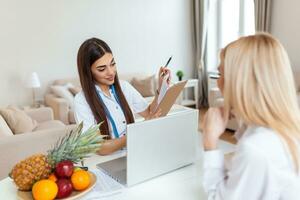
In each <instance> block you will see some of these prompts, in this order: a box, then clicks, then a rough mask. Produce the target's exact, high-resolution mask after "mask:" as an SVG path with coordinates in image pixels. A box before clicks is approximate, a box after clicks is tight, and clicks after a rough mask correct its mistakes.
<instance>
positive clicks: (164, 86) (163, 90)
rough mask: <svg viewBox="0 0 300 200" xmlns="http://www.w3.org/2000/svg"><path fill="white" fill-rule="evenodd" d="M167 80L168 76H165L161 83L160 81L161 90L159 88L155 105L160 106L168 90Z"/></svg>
mask: <svg viewBox="0 0 300 200" xmlns="http://www.w3.org/2000/svg"><path fill="white" fill-rule="evenodd" d="M168 78H169V74H168V75H167V76H165V77H164V79H163V81H162V84H161V88H160V91H159V95H158V97H157V105H159V104H160V102H161V100H162V99H163V98H164V96H165V94H166V92H167V90H168V88H169V85H168V83H167V80H168Z"/></svg>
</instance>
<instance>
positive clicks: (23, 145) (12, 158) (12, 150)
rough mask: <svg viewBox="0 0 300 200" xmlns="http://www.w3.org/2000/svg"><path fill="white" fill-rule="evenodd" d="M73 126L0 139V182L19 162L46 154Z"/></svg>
mask: <svg viewBox="0 0 300 200" xmlns="http://www.w3.org/2000/svg"><path fill="white" fill-rule="evenodd" d="M72 128H74V126H63V127H61V128H54V129H47V130H44V131H39V132H31V133H26V134H19V135H15V136H13V137H3V138H1V139H0V152H1V153H0V166H1V167H0V180H1V179H4V178H6V177H7V176H8V174H9V172H10V171H11V169H12V168H13V166H14V165H15V164H16V163H18V162H19V161H21V160H23V159H25V158H27V157H29V156H31V155H34V154H39V153H46V152H47V150H49V149H51V148H53V145H54V144H55V143H56V141H57V140H58V139H59V138H60V137H62V136H64V135H65V134H67V133H69V132H70V131H71V130H72Z"/></svg>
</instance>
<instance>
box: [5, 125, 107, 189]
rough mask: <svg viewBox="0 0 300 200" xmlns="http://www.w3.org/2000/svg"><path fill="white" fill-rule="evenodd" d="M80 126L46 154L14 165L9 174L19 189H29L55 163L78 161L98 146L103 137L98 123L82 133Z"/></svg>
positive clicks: (52, 167) (45, 174) (50, 170)
mask: <svg viewBox="0 0 300 200" xmlns="http://www.w3.org/2000/svg"><path fill="white" fill-rule="evenodd" d="M82 126H83V124H82V123H80V124H79V125H78V126H77V127H76V128H75V129H74V130H72V131H71V132H70V133H69V134H67V135H65V136H64V137H62V138H61V139H60V140H59V141H58V142H57V143H56V144H55V146H54V148H53V149H51V150H49V151H48V152H47V153H48V154H47V155H43V154H37V155H33V156H30V157H29V158H27V159H25V160H23V161H21V162H19V163H18V164H16V165H15V166H14V168H13V169H12V171H11V173H10V176H11V178H12V179H13V180H14V182H15V183H16V185H17V186H18V188H19V190H22V191H29V190H31V188H32V186H33V184H34V183H35V182H36V181H39V180H41V179H45V178H48V177H49V175H50V174H51V173H52V171H53V170H54V168H55V166H56V163H58V162H60V161H63V160H70V161H72V162H73V163H78V162H80V161H82V160H83V159H84V158H87V157H88V156H89V154H90V153H95V152H96V151H97V150H98V149H99V148H100V146H101V143H102V142H103V137H105V136H102V135H100V134H99V126H100V124H98V125H96V126H94V127H91V128H89V129H88V130H87V131H86V132H84V133H83V132H82Z"/></svg>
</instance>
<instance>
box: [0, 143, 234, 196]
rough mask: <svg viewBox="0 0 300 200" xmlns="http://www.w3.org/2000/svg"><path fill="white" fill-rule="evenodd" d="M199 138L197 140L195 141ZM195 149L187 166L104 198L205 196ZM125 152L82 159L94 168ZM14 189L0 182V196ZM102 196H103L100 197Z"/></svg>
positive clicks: (226, 148) (226, 149) (229, 148)
mask: <svg viewBox="0 0 300 200" xmlns="http://www.w3.org/2000/svg"><path fill="white" fill-rule="evenodd" d="M198 141H200V139H199V140H198ZM219 146H220V148H221V149H223V150H224V152H225V153H227V152H231V151H233V149H234V146H233V145H231V144H229V143H227V142H223V141H221V142H220V145H219ZM199 147H200V148H198V150H197V161H196V162H195V163H194V164H192V165H189V166H186V167H183V168H180V169H178V170H175V171H172V172H170V173H167V174H164V175H162V176H159V177H157V178H153V179H151V180H148V181H146V182H143V183H140V184H138V185H135V186H132V187H130V188H126V189H124V190H122V192H121V193H118V194H114V195H113V196H110V197H106V198H104V199H110V200H112V199H113V200H127V199H128V200H129V199H130V200H135V199H136V200H141V199H142V200H148V199H149V200H150V199H155V200H159V199H162V200H165V199H173V200H177V199H178V200H179V199H180V200H182V199H184V200H193V199H195V200H196V199H197V200H199V199H205V197H206V196H205V192H204V191H203V187H202V182H201V179H202V157H201V155H202V145H201V146H200V145H199ZM125 154H126V153H125V152H122V151H119V152H116V153H114V154H112V155H109V156H99V155H93V156H92V157H90V158H88V159H86V160H85V165H87V166H89V167H90V169H95V168H96V164H98V163H100V162H105V161H108V160H112V159H116V158H118V157H122V156H124V155H125ZM16 194H17V188H16V187H15V185H14V183H13V181H12V180H11V179H10V178H5V179H3V180H2V181H0V199H5V200H14V199H18V198H17V195H16ZM102 199H103V198H102Z"/></svg>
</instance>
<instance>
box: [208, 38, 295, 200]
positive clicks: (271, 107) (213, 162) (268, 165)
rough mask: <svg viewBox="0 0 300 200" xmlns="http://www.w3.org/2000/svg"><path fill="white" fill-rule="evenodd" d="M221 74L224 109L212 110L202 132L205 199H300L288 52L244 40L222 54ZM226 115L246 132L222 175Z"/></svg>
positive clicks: (263, 41)
mask: <svg viewBox="0 0 300 200" xmlns="http://www.w3.org/2000/svg"><path fill="white" fill-rule="evenodd" d="M219 70H220V74H221V75H220V76H221V78H220V79H219V81H218V85H219V88H220V90H221V91H222V93H223V96H224V108H210V109H209V110H208V112H207V113H206V115H205V117H204V127H203V146H204V149H205V153H204V178H203V185H204V188H205V190H206V192H207V194H208V199H230V200H247V199H249V200H250V199H251V200H255V199H270V200H276V199H281V200H294V199H295V200H296V199H300V178H299V171H300V165H299V160H300V157H299V155H300V154H299V141H300V112H299V107H298V104H297V100H296V99H297V98H296V90H295V86H294V79H293V74H292V70H291V66H290V62H289V59H288V56H287V53H286V51H285V50H284V48H283V47H282V45H281V44H280V42H279V41H278V40H276V39H275V38H273V37H272V36H271V35H268V34H264V33H260V34H256V35H252V36H248V37H242V38H240V39H238V40H236V41H234V42H232V43H231V44H229V45H228V46H227V47H226V48H224V49H223V50H222V52H221V64H220V66H219ZM229 112H233V113H234V115H235V116H236V118H238V119H239V120H241V121H242V122H243V123H244V124H245V125H246V127H247V128H246V129H245V130H244V132H241V133H240V134H239V136H238V137H239V138H238V143H237V146H236V151H235V154H234V156H233V157H232V159H231V161H230V163H229V166H228V168H227V169H226V168H225V167H224V155H223V154H222V152H221V151H220V150H218V147H217V142H218V139H219V137H220V135H221V134H222V133H223V132H224V130H225V127H226V123H227V120H228V116H229ZM226 166H227V165H226Z"/></svg>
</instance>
